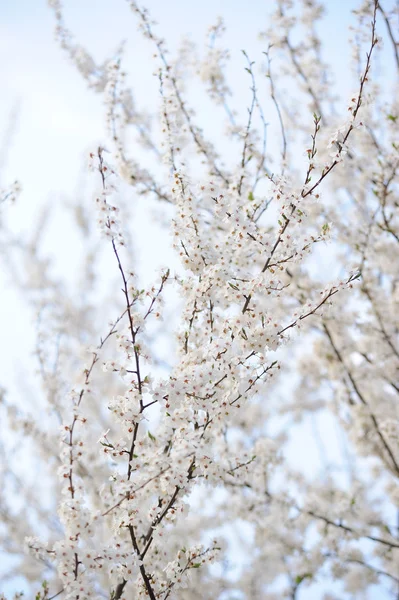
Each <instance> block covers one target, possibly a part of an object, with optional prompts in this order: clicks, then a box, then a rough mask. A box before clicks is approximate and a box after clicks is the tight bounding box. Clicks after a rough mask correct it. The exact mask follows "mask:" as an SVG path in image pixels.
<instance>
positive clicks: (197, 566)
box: [191, 563, 202, 569]
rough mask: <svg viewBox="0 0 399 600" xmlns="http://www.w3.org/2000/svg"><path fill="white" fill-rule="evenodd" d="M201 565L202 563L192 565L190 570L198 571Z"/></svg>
mask: <svg viewBox="0 0 399 600" xmlns="http://www.w3.org/2000/svg"><path fill="white" fill-rule="evenodd" d="M201 564H202V563H193V564H192V565H191V568H192V569H199V568H200V566H201Z"/></svg>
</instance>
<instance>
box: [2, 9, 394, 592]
mask: <svg viewBox="0 0 399 600" xmlns="http://www.w3.org/2000/svg"><path fill="white" fill-rule="evenodd" d="M144 4H145V6H146V7H147V8H148V9H149V10H150V12H151V15H152V17H153V18H154V19H155V20H156V21H157V22H158V23H159V27H158V28H157V33H159V34H160V35H161V36H162V37H165V38H166V40H167V44H168V47H169V48H170V49H171V50H172V51H173V50H174V49H175V48H176V47H177V46H178V45H179V42H180V40H181V38H182V36H183V35H189V36H190V37H191V39H193V40H194V41H195V42H197V43H198V44H199V45H200V46H201V47H203V43H204V39H205V33H206V30H207V28H208V26H209V25H212V24H214V23H215V21H216V18H217V17H218V16H219V15H222V16H223V17H224V19H225V24H226V29H227V31H226V34H225V38H224V40H225V45H226V47H228V48H229V49H230V53H231V66H230V67H229V70H230V71H231V72H232V73H236V74H239V75H240V76H242V79H243V80H244V81H245V85H242V83H240V80H239V79H236V80H235V81H232V83H233V88H234V86H236V87H235V88H234V89H236V91H237V94H238V104H239V105H242V106H244V107H245V106H246V105H247V99H248V82H247V80H246V79H244V77H245V75H244V72H243V67H244V61H243V57H242V54H241V49H245V50H246V51H247V52H248V54H249V55H250V57H251V59H252V60H255V61H256V62H259V64H260V63H261V62H262V54H261V53H262V50H264V49H265V47H264V44H263V45H262V44H261V43H260V42H259V41H258V39H257V34H258V32H259V31H260V30H264V29H266V27H267V25H268V20H267V13H268V12H269V10H270V8H271V6H272V3H271V1H270V0H247V1H246V2H244V1H243V0H201V1H199V2H194V1H192V0H185V1H184V0H146V1H145V2H144ZM64 5H65V10H64V16H65V21H66V25H67V27H68V28H69V29H70V30H71V32H72V33H73V34H74V36H75V37H76V40H77V41H78V42H80V43H82V44H83V45H84V46H85V47H86V48H87V49H88V50H89V52H90V53H92V54H93V55H94V58H95V59H96V60H97V61H98V62H102V61H103V60H104V59H105V58H107V57H108V56H109V55H110V54H111V53H112V51H113V50H115V49H116V48H117V47H118V45H119V44H120V42H121V41H122V40H127V52H126V57H127V60H126V61H125V62H124V69H125V70H126V71H127V72H128V73H129V74H130V76H131V79H132V80H133V81H134V82H135V87H134V93H135V97H136V99H137V103H138V105H139V107H142V106H147V107H149V108H151V107H154V108H155V107H156V106H157V104H158V84H157V82H156V81H155V80H154V78H153V77H152V75H151V73H152V70H153V67H154V63H153V62H152V61H151V55H152V48H151V46H150V44H149V43H148V42H147V41H145V40H143V38H142V36H141V34H140V33H139V32H138V31H137V21H136V19H135V17H134V15H133V13H132V12H131V10H130V8H129V6H128V2H126V1H125V0H65V2H64ZM356 5H357V2H354V1H353V0H350V1H346V0H327V1H326V7H327V11H328V14H327V16H326V17H325V18H324V20H323V24H322V25H321V28H320V31H321V33H322V37H323V39H324V49H323V51H324V58H325V59H326V60H327V62H331V63H332V64H333V66H334V68H335V71H336V73H337V76H338V79H339V89H340V91H342V95H343V97H344V99H346V98H347V97H348V95H349V93H350V92H351V91H352V87H351V83H350V66H349V64H350V56H351V54H350V48H349V44H348V34H347V29H348V25H349V23H350V20H351V16H350V9H351V8H354V7H355V6H356ZM388 52H389V49H388ZM387 56H388V55H387ZM0 57H1V58H0V82H1V94H0V139H1V138H2V137H3V134H4V133H5V132H6V131H7V128H8V126H9V122H10V115H11V114H12V113H13V112H15V113H16V115H17V120H16V125H15V131H14V133H13V136H12V145H11V147H10V148H9V149H8V156H7V163H6V168H5V169H4V170H0V186H1V185H6V184H8V183H10V182H12V181H13V180H15V179H18V180H19V181H20V182H21V184H22V187H23V193H22V196H21V197H20V199H19V200H18V203H17V204H16V205H15V206H14V207H12V209H11V211H12V213H11V211H10V217H9V218H10V220H11V222H12V226H13V229H14V231H16V232H21V234H22V233H23V231H25V230H26V229H27V228H28V227H29V224H30V223H31V222H32V220H34V218H35V216H36V215H37V213H38V210H39V207H40V206H42V205H43V202H45V201H47V200H48V199H49V198H51V202H54V203H59V202H61V201H62V197H63V195H68V194H73V193H75V192H76V185H77V181H78V177H79V173H80V172H81V170H82V165H83V166H84V160H83V158H82V157H83V154H84V153H85V152H87V149H88V148H95V147H96V145H97V144H98V143H99V142H100V141H103V140H104V134H105V128H104V107H103V102H102V96H101V95H96V94H95V93H94V92H93V91H90V90H88V88H87V84H86V82H85V81H84V80H83V79H82V77H81V75H80V74H79V73H78V72H77V70H76V68H75V67H74V66H73V65H72V64H71V63H70V61H69V59H68V57H67V56H66V54H65V53H64V52H63V51H62V50H61V49H60V48H59V46H58V44H57V43H56V42H55V40H54V18H53V13H52V11H51V10H50V9H49V8H48V7H47V4H46V2H45V1H44V0H3V1H1V2H0ZM387 60H389V58H387ZM262 85H264V86H265V84H264V82H262ZM263 89H264V90H267V87H264V88H263ZM210 118H211V117H210ZM266 118H267V119H268V120H269V117H268V115H266ZM270 118H272V119H276V116H275V115H274V114H273V116H272V117H270ZM0 147H1V146H0ZM57 235H58V234H57ZM144 235H147V236H148V232H144ZM68 240H69V237H68V231H64V232H63V233H62V235H61V237H60V238H59V240H58V242H57V243H58V245H59V247H58V250H59V251H60V252H61V254H64V261H65V262H64V264H65V265H66V268H68V266H67V263H68V261H69V258H70V255H71V248H70V245H69V243H68ZM8 283H9V275H7V274H5V272H4V268H3V267H2V265H0V286H1V288H2V292H1V293H2V296H1V307H2V310H1V311H0V328H1V332H2V344H1V347H0V358H1V364H2V365H3V373H2V374H0V386H4V385H5V386H11V387H12V386H13V385H14V384H15V380H16V378H17V377H18V373H19V370H18V369H16V366H15V361H16V357H19V358H20V360H24V358H23V357H24V353H25V354H26V347H29V345H30V343H31V340H32V339H33V338H32V336H33V333H32V332H30V333H29V332H28V333H27V331H28V329H29V323H28V321H27V319H28V316H27V315H25V314H23V305H22V303H21V302H20V300H18V299H17V298H16V296H15V295H13V293H12V292H10V291H9V289H8V287H9V286H8ZM10 324H12V325H10ZM21 344H22V346H23V345H24V344H25V345H26V347H25V348H22V347H21ZM5 348H7V352H5ZM21 356H22V358H21ZM310 436H312V431H311V430H309V437H310ZM334 443H335V447H336V444H337V443H338V442H337V441H335V442H334ZM312 453H314V448H312V446H311V445H310V446H309V448H308V449H306V448H302V449H301V453H298V449H297V448H296V449H295V451H294V452H293V460H297V461H298V462H299V463H302V462H305V461H306V460H308V457H309V455H311V454H312ZM1 591H2V590H1ZM300 598H301V599H302V598H306V600H317V599H318V598H320V591H317V588H316V591H314V592H311V591H306V590H305V593H304V594H303V595H300ZM369 598H370V599H371V600H383V599H384V595H383V593H382V592H380V591H378V592H376V595H375V596H374V595H373V596H369Z"/></svg>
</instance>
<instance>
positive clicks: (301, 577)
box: [295, 573, 313, 585]
mask: <svg viewBox="0 0 399 600" xmlns="http://www.w3.org/2000/svg"><path fill="white" fill-rule="evenodd" d="M312 577H313V575H312V573H304V574H303V575H297V576H296V577H295V583H296V584H297V585H299V584H300V583H302V581H303V580H304V579H311V578H312Z"/></svg>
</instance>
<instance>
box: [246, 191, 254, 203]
mask: <svg viewBox="0 0 399 600" xmlns="http://www.w3.org/2000/svg"><path fill="white" fill-rule="evenodd" d="M248 200H249V201H250V202H252V201H253V200H255V198H254V195H253V193H252V192H249V194H248Z"/></svg>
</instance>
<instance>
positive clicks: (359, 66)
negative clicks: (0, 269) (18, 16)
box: [0, 0, 399, 600]
mask: <svg viewBox="0 0 399 600" xmlns="http://www.w3.org/2000/svg"><path fill="white" fill-rule="evenodd" d="M49 4H50V9H51V10H52V12H53V14H54V17H55V21H56V37H57V40H58V43H59V45H60V46H61V48H62V50H63V51H64V52H65V53H66V55H67V56H68V57H69V60H70V61H72V62H73V64H74V65H75V66H76V68H77V70H78V71H79V73H80V74H81V75H82V77H83V78H84V79H85V80H86V82H87V84H88V86H89V88H90V89H91V90H92V92H94V93H96V94H100V95H101V96H102V97H103V100H104V106H105V119H106V126H107V132H108V136H107V139H104V142H103V144H101V145H100V146H94V147H93V148H92V150H91V152H90V153H89V156H88V162H89V170H90V173H91V175H90V177H91V185H92V186H93V189H94V193H93V198H94V199H93V200H92V198H91V197H89V198H88V201H87V202H86V204H84V205H83V206H82V205H81V203H80V201H79V202H76V205H74V208H73V210H74V211H75V214H76V223H77V229H78V231H79V232H80V233H79V234H78V235H80V236H81V241H82V243H81V246H80V247H81V248H82V250H81V252H82V255H81V261H80V263H81V265H82V266H81V269H82V271H81V274H80V275H81V277H82V281H84V284H82V286H81V288H76V289H75V290H73V291H70V292H69V291H68V287H67V286H65V284H64V282H63V280H62V273H58V274H55V273H54V271H53V270H52V269H51V268H50V267H49V264H48V262H47V260H46V258H45V257H43V254H42V252H41V251H40V239H39V238H40V235H39V236H38V235H37V232H35V234H33V235H32V239H31V240H28V241H27V240H15V239H14V237H13V233H12V232H11V231H8V230H7V227H6V225H4V227H3V230H2V232H1V245H2V248H3V247H7V248H8V250H7V252H8V253H13V254H15V260H16V261H17V262H18V261H19V262H18V264H20V265H25V267H24V268H25V271H24V270H23V268H22V267H21V268H22V271H21V277H20V281H19V282H17V285H18V286H19V289H20V291H21V294H22V296H23V298H24V300H25V301H26V303H27V304H29V306H31V308H33V310H34V311H35V313H36V314H37V315H38V321H37V329H36V334H37V343H36V356H35V361H36V364H37V366H38V374H37V377H38V378H39V379H40V381H41V402H40V406H41V409H40V410H35V411H31V410H30V408H29V402H28V400H27V399H26V402H25V403H23V404H22V406H21V404H18V402H17V401H15V399H14V398H13V397H12V395H10V394H8V393H7V390H4V391H3V393H2V403H1V410H2V422H3V424H2V427H3V426H4V428H5V429H8V430H11V431H12V437H13V438H15V439H18V440H21V445H20V447H19V448H20V450H21V452H22V453H23V456H25V459H24V460H27V459H26V457H30V458H31V460H32V461H33V463H32V465H34V466H33V468H35V469H38V470H40V473H41V474H42V476H41V477H40V482H38V483H37V485H35V486H32V485H29V484H28V483H27V481H26V480H25V478H24V465H23V462H24V460H22V461H21V457H19V455H18V452H17V453H16V454H15V455H14V452H13V450H12V449H13V445H12V444H11V445H7V443H6V442H4V443H3V442H2V444H1V447H0V450H1V453H2V466H1V470H2V479H3V481H4V482H5V483H4V485H3V486H2V491H1V496H0V508H1V514H2V526H1V530H0V539H1V542H2V546H3V551H4V552H6V553H7V555H8V556H9V557H10V558H9V559H8V560H9V565H10V566H9V567H6V569H5V571H4V570H3V581H4V582H6V581H7V580H8V579H10V578H12V577H17V576H18V582H20V581H21V578H22V579H23V581H25V582H26V585H25V588H24V589H25V590H26V589H28V590H29V592H27V593H25V594H24V597H29V598H35V599H36V600H50V599H53V598H56V597H57V598H62V599H65V600H72V599H73V600H78V599H79V600H84V599H86V598H93V599H94V598H95V599H97V598H106V599H108V600H133V599H136V598H137V599H139V598H150V599H151V600H155V599H157V600H166V599H168V598H169V599H173V598H176V599H182V600H195V599H200V598H201V599H205V598H206V599H209V600H211V599H212V600H216V599H218V600H226V599H227V598H229V599H231V600H232V599H235V600H241V599H245V600H255V599H262V600H273V599H277V598H278V599H282V598H287V599H292V600H295V599H296V600H301V599H304V598H311V597H314V598H315V597H318V598H324V599H325V600H333V599H336V600H338V598H339V599H342V598H372V597H373V598H376V597H378V598H398V594H399V526H398V514H399V513H398V510H399V445H398V444H399V409H398V407H399V373H398V368H399V337H398V332H399V323H398V314H399V276H398V274H399V270H398V264H399V263H398V256H399V253H398V243H399V217H398V214H399V213H398V208H399V199H398V189H399V188H398V182H399V154H398V150H399V147H398V144H399V139H398V133H399V131H398V127H399V106H398V95H397V94H395V93H394V92H395V84H394V83H393V82H394V80H395V78H397V75H398V71H399V50H398V37H399V36H398V32H397V22H398V12H397V11H398V6H397V4H395V3H394V2H390V1H389V0H382V2H381V3H380V2H379V1H378V0H362V1H361V2H357V3H356V6H354V11H353V23H354V24H353V28H352V31H351V32H350V34H348V35H349V36H350V42H351V47H352V49H353V56H352V58H350V57H349V56H348V57H347V61H348V64H349V63H350V62H351V61H352V62H351V65H352V67H353V73H354V74H353V82H352V86H353V92H352V94H351V95H350V97H349V100H348V102H347V101H346V100H347V99H346V98H344V99H342V97H341V96H340V89H339V88H338V87H337V86H335V85H334V84H333V83H332V75H331V70H330V68H329V66H328V65H327V64H326V63H325V62H324V53H323V40H322V39H320V38H319V33H318V24H317V23H318V21H319V20H320V19H321V18H322V17H323V15H324V7H323V4H322V3H320V2H319V1H318V0H295V1H292V0H276V1H275V2H274V3H273V11H272V14H271V15H270V23H269V27H268V29H266V30H264V31H263V32H261V35H260V40H261V43H262V46H263V53H262V56H261V57H260V58H259V57H257V58H256V61H255V62H254V60H255V59H254V58H253V57H250V56H249V54H248V53H247V52H243V54H242V56H241V59H242V61H241V64H242V69H241V71H240V72H239V73H238V74H236V77H237V78H238V77H239V78H241V79H240V81H241V83H240V85H241V86H247V89H248V95H247V100H248V102H247V108H246V110H245V111H244V112H243V113H242V114H240V113H239V112H237V110H236V109H235V107H234V94H233V92H232V88H231V87H230V84H229V78H228V76H227V73H228V64H229V51H228V49H227V48H225V47H224V37H223V36H224V24H223V21H222V20H221V19H220V20H219V21H218V22H217V23H216V24H215V25H214V26H211V27H210V28H209V31H208V33H207V37H206V43H205V47H206V50H205V54H204V55H203V56H202V57H199V56H198V54H197V53H196V50H195V49H194V48H193V47H192V46H191V45H190V44H189V43H187V42H186V43H185V44H183V45H182V47H181V49H180V50H179V51H178V52H177V54H176V56H174V57H173V55H172V54H171V53H170V52H169V51H168V46H167V42H166V41H165V40H163V39H162V38H161V37H160V36H159V35H158V32H157V31H158V26H157V24H156V23H155V22H154V21H153V18H152V16H151V15H150V13H149V12H148V10H147V9H146V8H145V7H143V6H142V5H141V4H139V3H136V2H135V1H134V0H133V1H129V2H128V3H127V6H126V9H127V15H126V18H130V19H131V20H132V27H133V26H134V24H135V23H136V25H138V28H139V30H140V35H142V36H144V37H145V38H146V40H147V43H148V45H149V47H150V48H151V52H152V54H153V55H154V58H153V61H154V62H153V64H152V65H149V67H148V68H149V69H152V70H153V71H154V75H155V78H156V81H157V89H158V92H157V93H158V96H157V98H158V107H159V112H158V114H154V115H151V118H150V117H149V115H147V114H145V113H144V112H143V111H141V110H140V109H139V108H138V105H137V102H136V100H135V89H134V86H133V88H131V86H130V85H129V82H128V76H127V74H126V72H125V70H126V71H127V70H128V64H125V61H124V47H123V46H121V47H120V48H119V49H118V50H117V51H116V52H115V53H114V54H113V55H112V57H111V58H109V59H107V60H106V61H105V62H104V63H103V64H97V63H96V62H95V60H94V59H93V58H92V56H91V55H90V53H89V50H88V49H86V48H84V47H83V46H82V45H81V44H80V42H78V41H76V39H75V38H74V36H73V34H72V32H71V31H70V30H69V29H68V25H67V19H66V15H64V8H63V6H62V5H61V2H60V1H59V0H50V2H49ZM66 4H67V3H66ZM326 4H327V5H328V3H326ZM327 8H328V6H327ZM129 9H130V13H129ZM110 10H111V9H110ZM324 16H325V15H324ZM325 18H326V19H328V18H329V17H328V15H327V16H325ZM265 26H266V25H265ZM244 42H245V40H244ZM382 49H383V50H382ZM382 51H384V52H385V53H386V54H387V55H389V56H390V61H391V62H390V65H391V66H390V69H391V70H392V72H390V73H389V78H390V82H391V83H392V93H391V92H390V88H389V86H387V85H386V80H384V79H380V78H379V77H378V65H379V64H380V62H381V52H382ZM384 56H385V54H384ZM376 65H377V67H376ZM352 67H351V68H352ZM198 77H199V79H200V81H201V83H202V85H203V87H204V92H203V93H204V98H205V97H206V102H212V103H213V104H214V107H215V111H216V114H217V115H218V116H217V117H216V118H218V119H225V121H226V128H225V140H224V143H225V144H226V157H224V155H223V151H224V147H223V146H222V150H220V140H218V139H212V137H211V136H208V135H207V134H206V133H204V128H202V127H201V126H200V125H199V123H200V119H201V106H199V107H196V106H194V105H193V104H192V103H191V95H190V84H191V81H192V79H193V80H194V79H195V78H198ZM197 85H198V82H197ZM287 85H288V89H287V87H286V86H287ZM396 91H397V86H396ZM263 96H265V97H266V96H267V99H268V104H267V109H266V108H265V106H266V105H265V98H264V97H263ZM345 103H346V104H345ZM220 115H222V117H221V116H220ZM205 117H206V115H205ZM271 121H272V122H273V123H274V124H275V128H274V129H273V130H272V131H274V133H275V136H274V138H275V139H272V140H270V139H269V123H270V122H271ZM226 140H227V142H226ZM89 142H90V140H88V143H89ZM143 156H145V157H146V159H145V160H141V157H143ZM18 193H19V188H18V185H17V184H13V185H12V186H11V187H10V188H7V189H4V190H2V191H1V198H0V199H1V202H2V204H1V210H2V212H4V211H8V210H12V207H11V206H10V203H11V201H12V200H13V199H14V197H16V196H17V195H18ZM143 201H144V203H145V202H148V206H149V207H152V209H151V210H155V211H156V214H157V219H158V220H159V221H160V226H161V227H162V228H164V229H165V228H167V229H168V230H169V231H170V234H171V237H172V239H173V242H172V243H173V248H174V253H175V259H174V261H175V262H173V264H168V265H166V266H165V267H162V268H161V269H160V270H159V271H158V272H154V273H153V276H152V280H153V283H152V284H151V285H149V286H147V285H143V283H142V281H141V280H140V275H139V274H138V273H137V264H136V260H137V259H136V257H135V250H134V237H135V231H137V230H136V229H135V228H136V227H137V224H136V223H135V222H134V219H132V217H131V215H132V213H131V206H132V204H133V203H135V202H143ZM154 207H155V208H154ZM39 231H40V225H39ZM149 235H151V232H150V233H149ZM157 243H158V241H157V239H154V240H153V244H154V245H155V246H156V249H157V252H158V253H159V255H160V256H162V254H163V253H164V250H163V249H162V247H161V242H159V246H157ZM326 253H327V257H328V261H329V262H330V264H331V273H330V272H327V273H326V272H325V269H321V268H320V267H319V266H318V265H320V262H321V261H322V260H325V256H326ZM323 256H324V259H323ZM102 260H105V263H106V266H107V276H106V277H104V275H103V270H102V269H100V268H98V265H99V264H100V262H101V261H102ZM160 263H162V261H160ZM32 272H35V273H39V275H38V276H37V277H35V278H34V277H33V276H31V274H32ZM101 282H102V283H104V282H106V284H107V286H108V287H107V290H106V295H105V296H104V295H101V294H100V293H97V292H95V291H94V290H96V289H97V286H99V285H101ZM104 298H106V301H104ZM165 349H166V350H165ZM292 382H294V384H292ZM318 414H323V415H324V417H325V418H326V419H328V422H330V423H332V424H333V426H334V427H335V428H336V429H337V430H338V431H339V435H340V439H341V440H342V444H343V448H344V450H343V455H344V457H343V463H342V464H343V467H342V469H343V470H344V473H345V477H342V476H340V474H339V473H337V472H335V471H334V469H333V468H329V465H327V467H326V472H325V474H324V476H323V477H321V476H312V475H309V472H308V471H306V470H303V471H301V470H300V469H298V468H297V467H296V466H295V465H293V464H292V462H291V461H290V460H289V458H287V456H286V452H285V449H286V447H287V444H289V443H290V442H291V443H295V442H292V440H291V433H292V432H293V431H294V430H295V431H296V428H298V427H300V424H301V423H302V424H304V423H305V422H308V423H309V422H311V421H312V419H313V418H314V417H315V415H318ZM319 436H321V438H322V437H323V433H322V432H321V433H320V432H319ZM4 439H9V438H8V437H6V438H4ZM304 443H306V434H303V437H302V442H300V447H299V446H298V447H297V449H296V452H297V454H298V455H300V453H301V450H302V445H303V444H304ZM320 443H321V446H323V439H321V440H320ZM326 443H328V442H326ZM321 453H323V452H322V451H321ZM49 490H51V493H50V494H48V491H49ZM47 496H49V497H47ZM15 497H18V498H20V499H22V502H18V503H17V508H16V506H14V502H13V498H15ZM44 497H46V498H47V499H46V500H44ZM234 536H236V537H234ZM237 539H239V540H240V542H239V544H237ZM234 540H236V541H235V542H234ZM237 545H238V546H239V545H241V553H240V551H239V549H238V548H237ZM311 594H316V595H311ZM369 594H370V595H369ZM11 597H13V598H21V597H22V595H21V594H20V592H19V590H18V589H17V587H15V595H13V596H9V598H11ZM2 598H5V596H2Z"/></svg>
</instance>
